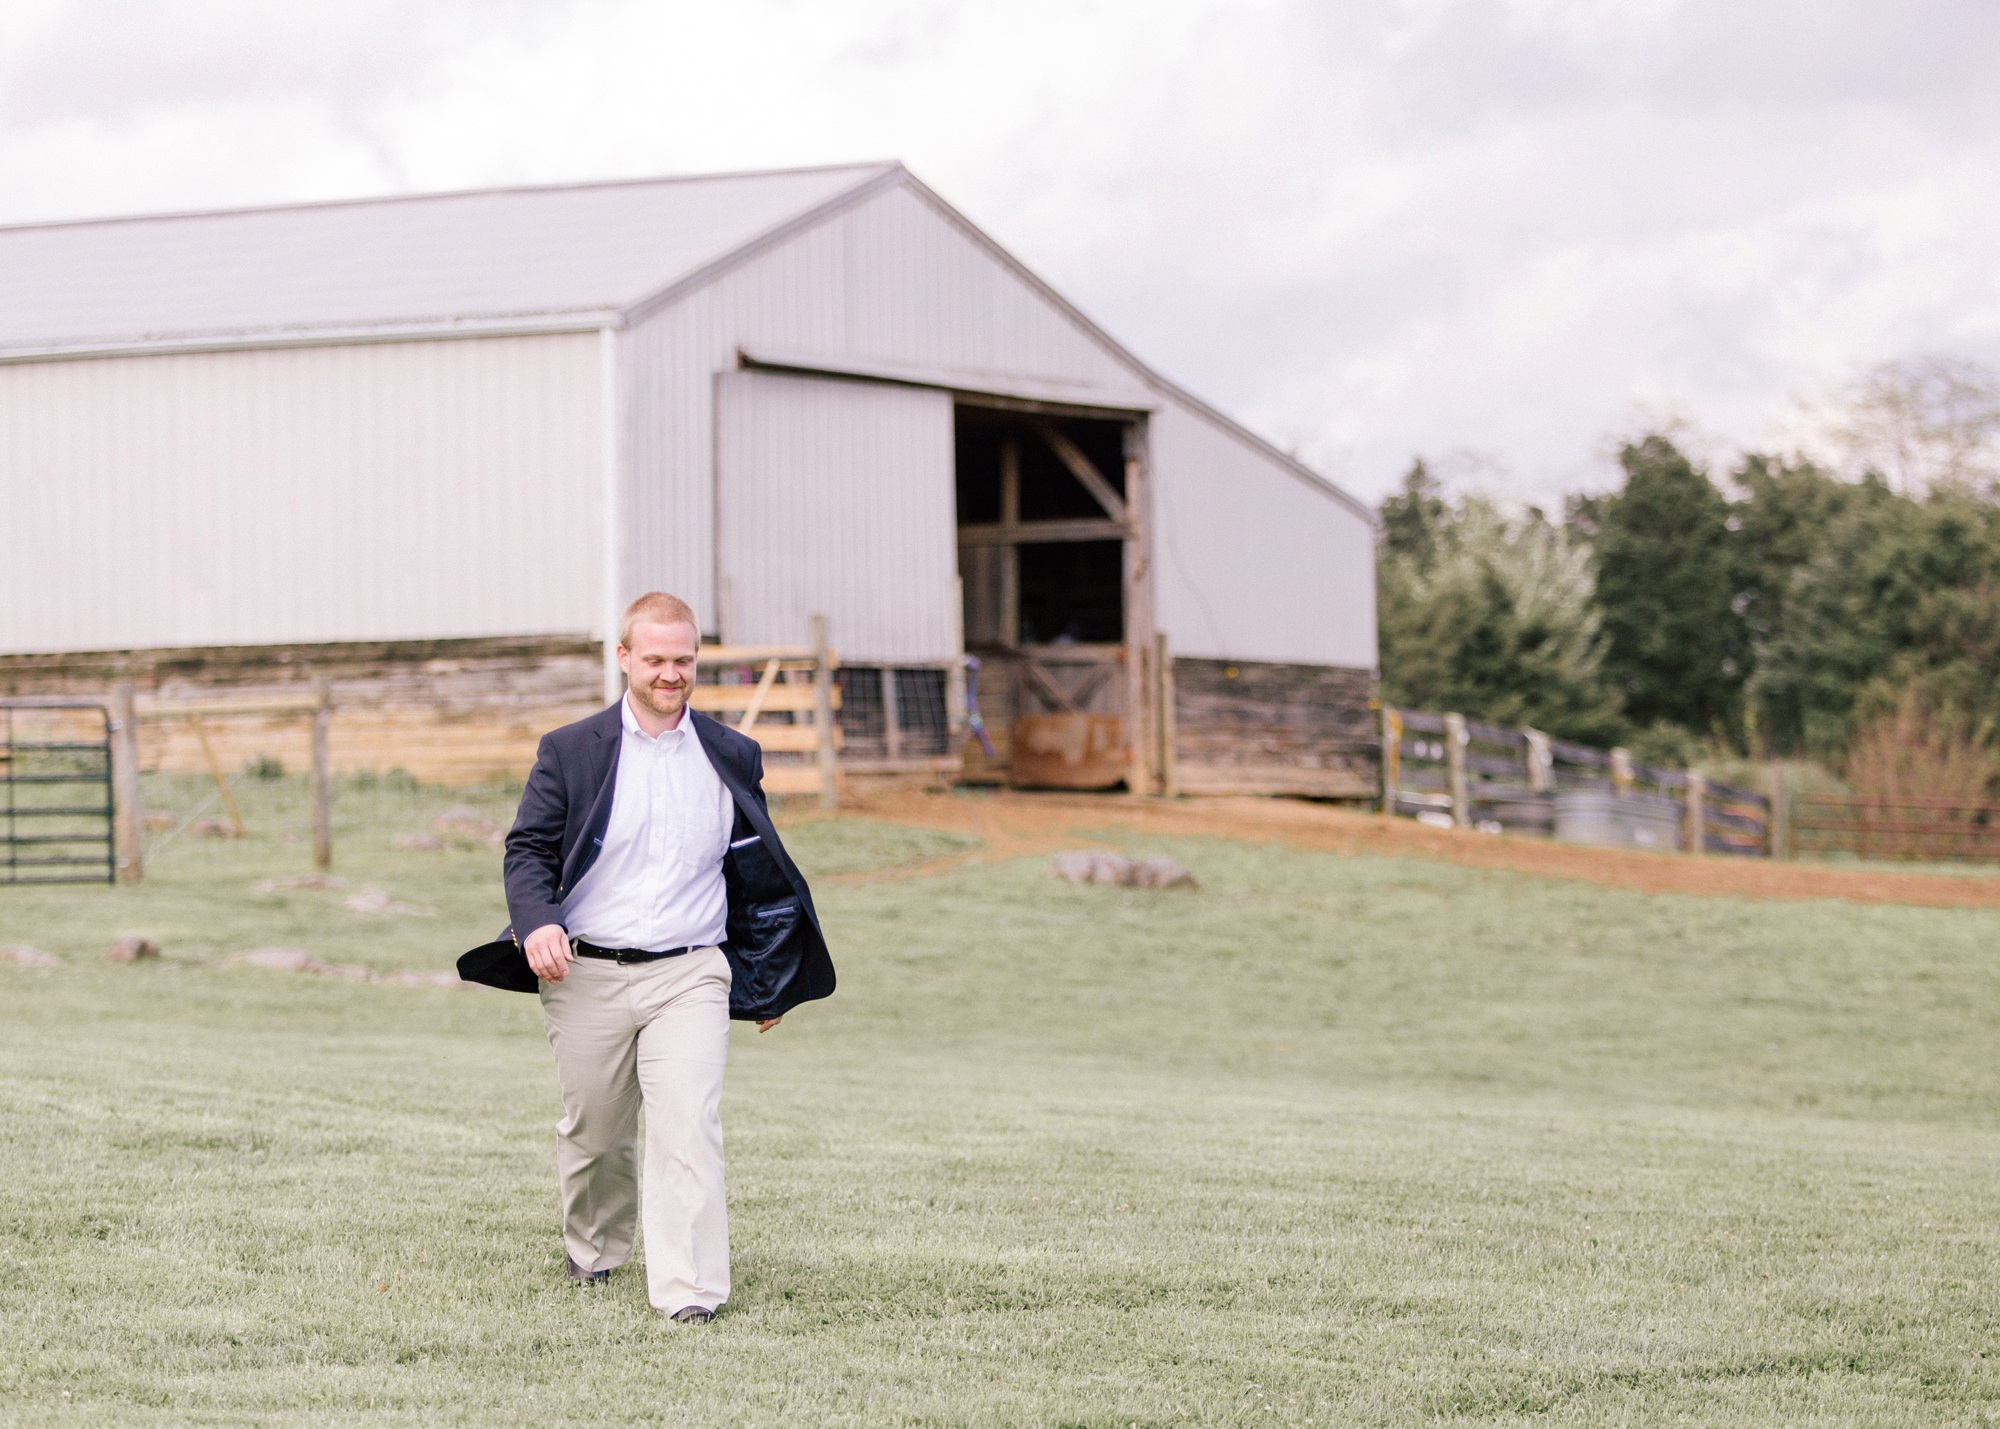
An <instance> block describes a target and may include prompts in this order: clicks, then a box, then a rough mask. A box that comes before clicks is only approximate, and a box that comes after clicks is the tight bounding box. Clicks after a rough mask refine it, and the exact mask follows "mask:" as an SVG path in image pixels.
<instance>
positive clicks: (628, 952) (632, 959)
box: [617, 948, 646, 968]
mask: <svg viewBox="0 0 2000 1429" xmlns="http://www.w3.org/2000/svg"><path fill="white" fill-rule="evenodd" d="M617 957H618V966H619V967H621V968H623V967H630V966H631V965H632V964H633V963H643V962H644V961H646V960H645V958H643V957H642V956H640V955H639V954H638V953H637V952H636V951H634V950H633V949H631V948H620V949H619V950H618V954H617Z"/></svg>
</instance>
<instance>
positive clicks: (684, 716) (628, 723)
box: [618, 690, 694, 745]
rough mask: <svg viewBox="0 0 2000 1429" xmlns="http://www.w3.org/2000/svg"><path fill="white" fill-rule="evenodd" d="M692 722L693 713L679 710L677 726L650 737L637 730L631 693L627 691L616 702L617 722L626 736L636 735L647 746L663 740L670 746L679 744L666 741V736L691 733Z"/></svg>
mask: <svg viewBox="0 0 2000 1429" xmlns="http://www.w3.org/2000/svg"><path fill="white" fill-rule="evenodd" d="M693 721H694V711H693V710H691V709H685V708H684V709H682V710H681V722H680V723H679V724H677V725H675V726H674V727H673V728H672V729H668V730H662V731H661V732H660V733H659V734H658V735H657V736H656V735H650V734H648V733H646V731H645V730H643V729H641V728H639V717H638V716H637V715H635V714H633V713H632V692H631V691H630V690H627V691H626V692H625V694H624V697H623V698H621V699H620V700H619V701H618V722H619V723H620V724H622V725H623V726H624V727H625V732H626V733H627V734H636V735H637V736H639V738H641V739H643V740H645V741H646V743H648V744H658V743H660V742H661V741H662V740H665V741H666V742H667V743H668V744H670V745H672V744H678V743H680V741H679V740H676V739H668V738H667V736H668V735H674V734H685V733H687V732H689V731H691V730H692V729H693V728H694V724H693Z"/></svg>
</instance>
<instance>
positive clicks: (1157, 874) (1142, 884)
mask: <svg viewBox="0 0 2000 1429" xmlns="http://www.w3.org/2000/svg"><path fill="white" fill-rule="evenodd" d="M1132 885H1133V887H1135V888H1193V887H1195V886H1196V885H1195V881H1194V875H1193V874H1192V873H1189V872H1188V871H1187V870H1186V869H1185V868H1183V867H1182V866H1181V861H1180V860H1179V859H1177V858H1166V857H1164V856H1162V857H1160V858H1149V859H1147V860H1146V861H1145V862H1144V863H1142V864H1140V865H1139V866H1138V867H1136V868H1134V869H1133V870H1132Z"/></svg>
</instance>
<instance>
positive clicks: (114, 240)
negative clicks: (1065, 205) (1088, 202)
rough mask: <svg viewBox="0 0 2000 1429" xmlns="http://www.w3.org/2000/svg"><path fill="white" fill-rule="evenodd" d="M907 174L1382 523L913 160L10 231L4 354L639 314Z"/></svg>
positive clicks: (979, 237)
mask: <svg viewBox="0 0 2000 1429" xmlns="http://www.w3.org/2000/svg"><path fill="white" fill-rule="evenodd" d="M899 184H901V185H907V186H908V187H909V188H910V189H911V190H913V191H914V192H916V193H917V194H919V195H921V196H922V198H923V199H924V200H925V201H926V202H928V203H930V204H932V205H933V206H934V207H935V208H936V209H937V210H938V211H939V212H940V213H941V214H943V215H944V216H945V217H946V218H947V219H948V220H949V221H950V222H951V223H953V224H954V225H956V226H957V227H958V228H959V229H960V230H961V231H962V232H963V233H964V235H965V237H966V238H967V239H968V240H969V241H971V242H973V243H975V244H978V245H980V246H981V247H983V248H985V249H986V250H987V251H988V252H990V253H991V254H992V255H993V256H994V258H995V259H997V260H998V261H999V262H1000V263H1002V264H1003V265H1005V266H1006V267H1007V268H1008V269H1010V270H1011V271H1012V272H1013V273H1014V274H1015V276H1016V277H1017V278H1018V279H1019V280H1020V281H1021V282H1023V283H1025V284H1026V285H1027V286H1029V287H1030V288H1032V289H1033V290H1034V291H1035V292H1037V293H1038V294H1039V295H1040V296H1041V297H1042V298H1043V299H1044V300H1045V301H1046V302H1048V303H1049V304H1050V305H1051V306H1052V307H1053V308H1055V309H1056V310H1057V311H1059V312H1061V313H1062V314H1063V316H1064V317H1065V318H1066V319H1067V320H1069V321H1070V322H1072V323H1074V324H1076V325H1077V327H1078V328H1079V329H1081V330H1082V331H1084V332H1086V333H1087V334H1089V336H1090V337H1091V339H1092V340H1093V341H1095V342H1097V343H1099V344H1101V345H1102V346H1103V348H1104V349H1105V351H1107V352H1108V353H1110V354H1111V355H1112V356H1113V357H1114V358H1115V359H1116V360H1117V361H1119V362H1120V363H1123V364H1124V365H1125V366H1127V367H1128V368H1129V369H1130V370H1131V371H1132V373H1133V374H1134V375H1135V376H1136V377H1138V378H1139V379H1140V380H1141V381H1142V382H1143V383H1144V384H1145V385H1146V386H1148V387H1150V388H1152V389H1153V390H1155V391H1158V392H1160V393H1162V394H1165V395H1167V396H1169V397H1171V398H1172V399H1173V400H1175V401H1177V402H1179V403H1180V404H1181V405H1183V406H1184V407H1186V408H1188V409H1189V410H1191V411H1193V412H1195V413H1197V414H1199V415H1200V416H1201V417H1202V418H1203V419H1204V420H1206V421H1209V422H1211V423H1213V424H1214V425H1216V426H1217V427H1219V428H1222V429H1223V430H1225V431H1227V432H1229V433H1230V434H1231V435H1232V436H1234V437H1235V438H1237V439H1238V440H1240V441H1243V442H1246V443H1248V444H1249V445H1251V446H1254V447H1256V448H1257V449H1258V450H1260V451H1262V452H1263V453H1264V454H1265V455H1266V456H1267V457H1268V458H1270V459H1271V460H1273V461H1274V462H1276V463H1277V464H1278V465H1279V466H1281V467H1284V468H1285V469H1287V470H1289V471H1290V472H1291V473H1292V474H1293V475H1295V476H1297V477H1299V478H1301V479H1302V480H1304V481H1306V482H1307V483H1308V484H1309V485H1312V486H1314V487H1317V488H1318V489H1320V490H1321V491H1322V492H1324V493H1325V494H1326V495H1328V496H1331V497H1333V498H1334V499H1336V500H1338V501H1339V502H1341V503H1342V504H1343V505H1345V506H1347V507H1348V508H1349V509H1350V510H1352V511H1353V512H1354V513H1355V514H1356V515H1358V516H1359V517H1361V518H1362V519H1363V520H1365V521H1368V522H1370V523H1372V522H1373V521H1374V519H1375V516H1374V512H1373V511H1372V510H1371V509H1370V508H1369V507H1368V506H1367V504H1366V503H1365V502H1362V501H1361V500H1359V499H1358V498H1356V497H1354V496H1353V495H1351V494H1350V493H1348V492H1346V491H1344V490H1342V489H1341V488H1340V487H1339V486H1337V485H1336V484H1334V483H1333V482H1331V481H1329V480H1327V478H1326V477H1324V476H1323V475H1321V474H1320V473H1319V472H1316V471H1314V470H1313V469H1312V468H1310V467H1308V466H1306V465H1305V464H1304V463H1303V462H1301V461H1300V460H1299V459H1298V458H1297V457H1295V456H1293V455H1292V454H1291V453H1289V452H1286V451H1283V450H1281V449H1280V448H1278V447H1276V446H1275V445H1273V444H1272V443H1270V442H1268V441H1266V440H1265V439H1264V438H1262V437H1260V436H1258V435H1257V434H1256V433H1255V432H1252V431H1251V430H1249V429H1248V428H1246V427H1244V426H1243V425H1242V424H1241V423H1239V422H1237V421H1235V420H1234V419H1233V418H1231V417H1229V416H1227V415H1226V414H1224V413H1222V412H1220V411H1218V410H1217V409H1215V408H1214V407H1212V406H1210V405H1209V404H1208V403H1206V402H1204V401H1202V400H1201V399H1200V398H1198V397H1196V396H1195V395H1194V394H1193V393H1191V392H1188V391H1187V390H1186V389H1184V388H1182V387H1180V386H1178V385H1177V384H1175V383H1173V382H1171V381H1169V380H1168V379H1167V378H1165V377H1164V376H1162V375H1161V374H1160V373H1158V372H1156V371H1154V370H1153V369H1152V368H1151V367H1148V366H1147V365H1146V364H1145V363H1144V362H1142V361H1140V360H1139V358H1138V357H1137V356H1135V355H1134V354H1133V353H1131V352H1130V351H1128V350H1127V349H1126V348H1125V347H1124V346H1123V345H1122V344H1120V343H1119V342H1118V341H1117V340H1116V339H1114V338H1113V337H1111V335H1110V334H1109V333H1107V332H1105V331H1104V330H1103V329H1102V328H1100V327H1098V326H1097V324H1096V323H1094V322H1092V321H1091V320H1090V319H1089V318H1088V317H1086V316H1085V315H1084V314H1083V313H1082V312H1081V311H1079V310H1078V309H1077V308H1076V307H1075V306H1074V305H1072V304H1071V303H1070V302H1068V301H1067V300H1066V299H1065V298H1063V297H1062V295H1061V294H1059V293H1057V292H1056V291H1055V290H1054V289H1053V288H1051V287H1050V286H1049V285H1048V284H1047V283H1045V282H1043V281H1042V279H1041V278H1040V277H1038V276H1037V275H1036V274H1035V273H1034V272H1033V271H1032V270H1030V269H1029V268H1028V267H1027V266H1026V265H1025V264H1023V263H1022V262H1021V261H1020V260H1019V259H1017V258H1015V257H1014V256H1013V255H1012V254H1011V253H1009V252H1007V250H1006V249H1004V248H1002V247H1001V246H1000V245H999V244H998V243H996V242H995V241H994V240H993V239H992V238H990V237H989V236H988V235H987V234H986V233H985V232H983V231H982V230H981V229H980V228H978V226H977V225H975V224H973V223H972V222H970V221H969V220H968V219H966V218H965V217H964V216H963V215H962V214H960V213H959V212H958V211H957V210H956V209H954V208H953V207H952V206H951V205H950V204H949V203H947V202H945V200H944V199H942V198H941V197H940V196H939V195H937V194H936V193H935V192H934V191H932V190H931V189H929V188H928V187H926V186H925V185H924V184H922V183H921V182H920V181H918V180H917V179H916V177H915V176H914V175H912V174H911V173H910V172H909V171H908V170H907V169H905V168H904V167H903V166H902V165H901V164H900V163H897V162H894V161H887V162H879V163H866V164H842V165H834V166H829V167H823V168H807V169H784V170H767V171H761V172H752V173H736V174H703V175H695V176H691V177H682V178H654V179H630V180H622V181H614V182H609V183H589V184H550V185H537V186H534V187H528V188H512V189H480V190H473V191H469V192H464V193H444V194H416V195H410V196H406V197H398V198H379V199H346V200H337V201H334V202H328V203H305V204H289V205H281V206H273V207H266V208H252V209H231V210H224V211H220V212H212V213H176V214H159V215H152V216H144V217H132V218H107V219H84V220H78V221H73V222H59V223H38V224H23V225H17V226H13V227H0V362H18V361H33V360H36V359H38V358H58V357H66V356H90V355H96V354H99V353H110V352H119V351H160V350H176V349H179V350H185V349H188V348H203V347H237V346H264V345H267V344H279V345H282V344H293V343H296V344H312V343H319V342H327V341H340V340H348V341H353V340H362V341H366V340H369V339H371V338H373V339H395V338H400V337H419V336H454V335H456V336H471V335H475V334H481V333H503V332H516V333H518V332H559V331H578V330H583V329H587V328H593V327H600V326H606V325H624V324H626V323H629V322H633V321H637V320H639V319H641V318H643V317H644V316H646V315H648V314H650V313H651V312H654V311H657V310H658V309H659V308H660V307H661V306H663V305H665V304H667V303H670V302H672V301H674V300H675V299H677V298H679V297H681V296H682V295H683V294H686V293H688V292H690V291H692V290H694V289H696V288H699V287H701V286H702V285H704V284H705V283H707V282H708V281H710V280H711V279H712V278H714V277H717V276H719V275H720V274H721V273H723V272H726V271H727V270H728V269H730V268H732V267H734V266H736V265H737V264H738V263H741V262H743V261H745V260H746V259H748V258H750V257H752V256H753V255H755V254H757V253H759V252H762V251H764V250H765V249H767V248H769V247H771V246H772V245H773V244H776V243H781V242H783V241H785V240H786V239H787V238H789V237H791V236H792V235H794V234H796V233H799V232H801V231H803V230H805V229H808V228H810V227H812V226H813V225H814V224H817V223H819V222H821V221H823V220H825V219H827V218H830V217H831V216H833V215H834V214H836V213H839V212H842V211H844V210H846V209H848V208H850V207H852V206H854V205H856V204H859V203H862V202H865V201H866V200H868V199H870V198H872V197H873V196H874V195H876V194H877V193H879V192H881V191H882V190H884V189H886V188H889V187H892V186H895V185H899Z"/></svg>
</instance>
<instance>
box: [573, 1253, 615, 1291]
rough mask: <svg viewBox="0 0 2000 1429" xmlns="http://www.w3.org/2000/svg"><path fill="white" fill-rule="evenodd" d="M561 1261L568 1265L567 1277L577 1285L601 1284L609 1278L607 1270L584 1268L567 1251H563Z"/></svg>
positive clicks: (609, 1273)
mask: <svg viewBox="0 0 2000 1429" xmlns="http://www.w3.org/2000/svg"><path fill="white" fill-rule="evenodd" d="M563 1263H564V1264H566V1265H568V1266H569V1278H570V1279H571V1280H574V1281H576V1283H577V1284H579V1285H603V1284H604V1283H605V1282H607V1281H608V1280H610V1279H611V1272H610V1271H608V1270H585V1269H584V1268H583V1267H582V1266H580V1265H578V1264H577V1263H576V1257H575V1256H573V1255H571V1254H570V1253H569V1252H568V1251H564V1252H563Z"/></svg>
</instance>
